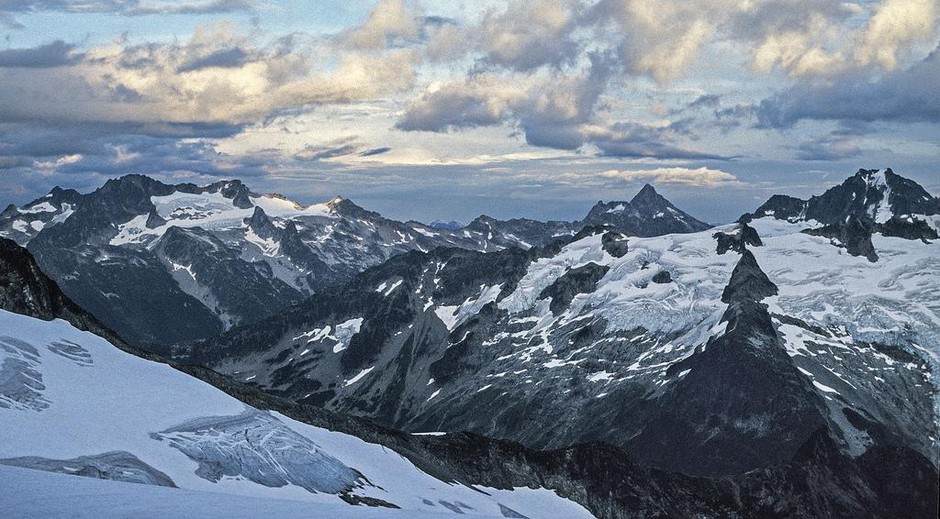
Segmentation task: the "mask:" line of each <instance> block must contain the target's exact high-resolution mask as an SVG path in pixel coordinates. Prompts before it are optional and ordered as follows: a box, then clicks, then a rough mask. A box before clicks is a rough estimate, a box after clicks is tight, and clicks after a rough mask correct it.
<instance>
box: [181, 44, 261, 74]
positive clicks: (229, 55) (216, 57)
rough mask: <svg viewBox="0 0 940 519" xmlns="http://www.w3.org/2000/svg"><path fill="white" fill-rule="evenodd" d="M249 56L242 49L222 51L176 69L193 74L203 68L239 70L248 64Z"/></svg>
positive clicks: (233, 48) (235, 48)
mask: <svg viewBox="0 0 940 519" xmlns="http://www.w3.org/2000/svg"><path fill="white" fill-rule="evenodd" d="M248 59H249V55H248V53H247V52H245V51H244V50H242V48H241V47H232V48H230V49H220V50H217V51H215V52H212V53H210V54H208V55H206V56H201V57H198V58H196V59H193V60H192V61H190V62H188V63H185V64H183V65H181V66H180V67H178V68H177V69H176V71H177V72H191V71H193V70H199V69H202V68H209V67H219V68H238V67H240V66H242V65H244V64H245V63H246V62H248Z"/></svg>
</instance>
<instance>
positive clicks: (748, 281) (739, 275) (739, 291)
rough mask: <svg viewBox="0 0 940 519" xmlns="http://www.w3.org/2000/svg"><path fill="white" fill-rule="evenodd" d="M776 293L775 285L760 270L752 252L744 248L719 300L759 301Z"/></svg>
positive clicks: (726, 301)
mask: <svg viewBox="0 0 940 519" xmlns="http://www.w3.org/2000/svg"><path fill="white" fill-rule="evenodd" d="M776 294H777V285H775V284H774V283H773V282H772V281H771V280H770V278H768V277H767V274H765V273H764V271H763V270H761V268H760V265H758V264H757V259H756V258H754V254H752V253H751V251H749V250H747V249H745V250H744V251H743V252H742V253H741V259H740V260H738V264H737V265H735V267H734V270H733V271H732V272H731V280H730V281H729V282H728V285H727V286H726V287H725V290H724V292H722V294H721V301H722V302H723V303H726V304H731V303H733V302H735V301H744V300H749V301H757V302H759V301H760V300H761V299H764V298H765V297H769V296H773V295H776Z"/></svg>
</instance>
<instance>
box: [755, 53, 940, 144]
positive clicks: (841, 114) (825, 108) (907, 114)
mask: <svg viewBox="0 0 940 519" xmlns="http://www.w3.org/2000/svg"><path fill="white" fill-rule="evenodd" d="M938 84H940V48H938V49H936V50H934V51H933V52H931V53H930V55H928V56H927V57H926V58H925V59H924V60H923V61H920V62H919V63H916V64H915V65H913V66H912V67H910V68H908V69H905V70H897V71H894V72H886V73H884V74H883V75H882V76H881V77H880V78H879V79H877V80H875V81H870V80H869V79H868V76H867V74H864V73H861V72H851V73H845V74H842V75H840V76H837V77H836V78H834V79H832V80H829V81H803V82H800V83H798V84H797V85H796V86H794V87H792V88H791V89H789V90H787V91H784V92H782V93H779V94H776V95H774V96H773V97H770V98H768V99H765V100H763V101H761V103H760V105H759V107H758V109H757V118H758V123H759V125H760V126H762V127H770V128H785V127H790V126H793V125H794V124H795V123H797V122H798V121H801V120H804V119H815V120H836V121H867V122H871V121H895V122H940V96H937V92H936V86H937V85H938Z"/></svg>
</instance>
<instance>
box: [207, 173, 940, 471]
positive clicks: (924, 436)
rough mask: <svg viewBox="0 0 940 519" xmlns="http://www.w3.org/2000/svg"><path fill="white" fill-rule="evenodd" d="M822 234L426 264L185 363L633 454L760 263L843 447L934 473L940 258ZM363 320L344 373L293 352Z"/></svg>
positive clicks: (326, 296)
mask: <svg viewBox="0 0 940 519" xmlns="http://www.w3.org/2000/svg"><path fill="white" fill-rule="evenodd" d="M888 178H890V175H889V176H888ZM892 192H894V193H896V192H897V189H895V190H894V191H892ZM898 203H902V202H900V201H899V202H898ZM819 225H820V224H819V223H812V222H807V221H805V220H795V221H793V222H790V221H787V220H786V219H782V220H781V219H777V218H774V217H770V216H767V217H760V218H756V219H752V220H750V223H742V224H732V225H726V226H720V227H718V228H716V229H712V230H708V231H703V232H699V233H689V234H670V235H666V236H660V237H649V238H642V237H627V238H623V237H620V238H617V239H616V240H615V239H614V237H608V234H609V233H610V231H606V232H605V231H597V232H596V233H595V234H591V233H590V232H589V233H586V234H585V235H584V236H582V237H579V238H578V239H576V240H574V241H571V242H570V243H569V244H567V245H565V246H561V247H554V248H552V247H550V248H547V249H545V250H541V251H535V252H533V251H529V252H521V251H502V252H497V253H491V254H485V255H484V254H476V253H471V252H466V251H464V252H457V251H434V252H431V253H428V254H424V255H419V254H412V255H409V256H407V257H401V258H397V259H394V260H392V261H390V262H388V263H386V264H384V265H382V266H380V267H377V268H374V269H371V270H368V271H366V272H364V273H363V274H362V275H361V276H359V277H357V278H356V279H355V280H354V281H353V282H352V283H350V284H347V285H343V286H341V287H336V288H335V289H333V290H332V291H327V292H325V293H323V294H321V296H322V297H319V296H316V295H315V296H314V297H313V298H312V299H311V300H309V301H308V302H306V303H304V304H303V305H301V306H299V307H297V308H296V309H295V310H294V311H292V312H291V313H290V314H289V315H284V316H279V317H278V318H273V319H271V320H268V321H266V322H263V323H260V324H259V325H258V326H257V327H248V328H245V329H242V330H240V331H239V333H237V334H230V335H223V336H222V337H219V338H217V339H213V340H210V341H206V342H204V343H200V344H197V345H194V346H193V347H192V349H191V350H189V354H191V355H193V356H194V357H195V358H196V359H198V360H199V361H200V362H207V363H210V364H212V365H213V366H214V367H215V368H216V369H219V370H221V371H224V372H229V373H239V374H242V373H246V374H250V375H252V376H257V378H256V379H254V380H253V381H252V382H255V383H257V384H258V385H259V387H262V388H267V389H272V390H276V391H277V392H278V393H279V394H283V395H288V396H290V397H292V398H294V399H296V400H298V401H301V402H309V403H316V404H322V405H325V406H326V407H328V408H331V409H334V410H338V411H342V412H349V413H353V414H360V415H364V416H368V417H371V418H374V419H377V420H379V421H381V422H383V423H385V424H388V425H392V426H395V427H400V428H404V429H406V430H409V431H415V432H420V431H442V430H443V431H446V430H471V431H474V432H478V433H481V434H486V435H491V436H495V437H499V438H507V439H512V440H515V441H520V442H522V443H524V444H526V445H528V446H532V447H537V448H551V447H562V446H565V445H570V444H573V443H576V442H579V441H594V440H604V441H608V442H611V443H614V444H618V445H629V442H630V440H631V438H633V437H634V436H635V435H636V434H638V433H639V432H641V431H642V430H643V429H644V428H645V427H646V426H647V423H648V420H649V419H651V418H650V416H651V415H650V414H649V413H650V409H651V408H654V407H655V406H657V405H659V404H657V402H661V401H662V400H660V399H661V398H663V397H664V395H666V394H667V393H668V392H669V391H670V388H671V387H672V386H674V385H676V384H677V383H678V382H679V381H682V380H687V379H690V377H693V378H694V377H697V376H699V375H701V374H699V373H696V372H695V369H694V368H690V367H689V366H691V365H692V364H689V359H690V358H691V357H693V356H695V355H696V354H697V352H699V350H701V349H703V348H704V349H706V350H707V344H709V341H711V340H712V339H714V338H715V337H718V336H722V335H724V334H726V333H728V332H729V322H728V321H727V320H723V319H722V317H723V316H724V315H725V313H726V311H727V307H728V304H727V302H726V301H723V297H722V296H723V293H724V292H725V288H726V286H727V285H728V284H729V281H730V280H731V277H732V272H733V270H734V268H735V266H736V265H737V263H738V261H739V259H740V257H741V254H742V252H743V251H749V252H748V254H753V257H754V258H756V262H757V264H759V265H760V269H761V271H762V272H763V273H764V274H765V275H766V276H767V277H768V278H769V280H770V281H771V282H772V283H773V284H774V285H775V286H776V287H777V292H776V294H775V295H769V296H767V297H762V299H761V301H760V304H761V305H766V307H767V311H766V313H767V316H768V317H767V321H768V322H769V325H768V326H770V327H771V328H772V330H773V334H775V335H776V336H779V341H777V340H773V341H770V342H768V344H772V347H773V348H775V349H778V350H779V353H780V354H781V355H784V357H781V356H780V355H777V356H775V357H773V359H774V362H778V363H782V364H784V365H792V366H794V368H793V369H792V370H790V373H791V374H794V376H797V377H803V378H804V379H805V380H804V382H805V388H806V389H807V392H806V393H805V395H815V396H813V397H812V399H816V401H817V403H818V404H819V405H820V406H825V409H821V408H820V409H817V411H818V413H817V414H818V416H824V417H825V420H826V422H827V423H830V425H831V426H832V427H833V428H835V429H838V432H837V433H835V434H836V435H837V436H839V437H840V441H841V442H842V446H843V447H844V448H845V449H846V450H847V451H853V452H861V451H864V450H865V449H867V448H868V447H869V446H870V445H872V442H873V441H874V440H872V439H871V438H872V437H874V436H878V433H876V432H873V431H871V430H868V429H866V426H865V424H866V423H868V424H871V423H875V424H881V426H884V427H887V428H888V429H890V430H891V431H892V434H895V435H897V437H898V438H903V440H900V441H901V442H902V443H904V444H905V445H909V446H911V447H912V448H914V449H916V450H918V451H919V452H921V453H923V454H924V455H926V456H928V457H930V458H931V459H934V460H935V461H936V457H937V456H936V452H937V446H938V435H937V434H936V430H937V427H938V425H937V424H938V421H937V416H938V415H940V406H938V402H940V400H938V399H937V395H938V394H940V393H938V392H937V391H936V390H935V388H936V387H937V386H938V385H940V384H938V382H940V381H938V379H937V378H936V376H935V375H934V374H935V373H937V370H938V369H940V362H938V359H940V345H938V343H937V337H940V306H938V301H940V297H938V295H940V277H938V276H937V274H936V273H937V272H940V242H937V241H932V240H927V241H926V242H925V241H923V240H921V239H907V238H904V237H900V236H886V235H884V234H880V233H875V234H873V235H872V236H871V240H872V243H873V244H874V247H875V249H876V250H877V251H878V256H879V258H878V260H877V261H874V262H872V261H870V260H869V259H868V258H866V257H864V256H855V255H852V254H851V253H849V252H848V251H847V250H845V249H844V248H840V247H833V246H832V243H831V241H830V239H829V238H827V237H825V236H815V235H811V234H807V233H804V232H802V231H804V230H805V229H807V228H808V227H813V226H819ZM615 241H616V242H617V243H620V244H622V245H623V246H622V247H616V248H611V247H610V246H609V245H610V244H611V243H613V242H615ZM611 251H614V252H616V254H615V255H614V254H612V253H611ZM392 283H397V284H398V285H397V286H398V287H399V288H397V289H396V290H394V291H392V292H390V293H388V294H386V292H385V291H384V290H379V288H381V287H383V286H384V287H385V288H386V289H387V287H388V286H390V285H391V284H392ZM340 299H342V303H341V304H335V303H332V302H335V301H338V300H340ZM477 302H483V303H485V304H477ZM351 318H362V319H363V322H362V325H361V332H360V333H359V334H357V337H354V338H353V340H352V341H351V342H350V346H349V347H348V348H347V349H345V350H343V351H341V352H340V353H339V354H338V355H337V354H334V353H333V352H332V349H331V348H332V342H331V341H326V340H325V341H323V342H321V343H317V342H313V343H307V342H301V341H299V340H293V338H294V337H296V336H298V335H300V334H303V333H305V332H308V331H310V330H315V329H319V328H323V327H325V326H330V325H333V324H334V323H337V322H343V321H344V320H346V319H351ZM259 345H261V346H260V347H259ZM306 350H309V351H308V352H307V353H306V354H305V355H303V357H300V356H299V354H300V353H301V352H303V351H306ZM781 359H783V360H781ZM761 362H763V361H761ZM768 366H769V365H768ZM765 367H766V366H765ZM766 368H767V369H771V368H770V367H766ZM796 368H799V369H796ZM365 370H368V371H367V374H366V375H363V376H362V377H361V378H359V379H357V382H356V383H355V384H345V381H347V380H349V379H350V378H353V377H356V376H358V375H359V374H360V373H362V372H363V371H365ZM758 371H759V370H758ZM756 379H757V380H760V379H761V377H756ZM801 387H802V386H801ZM810 398H811V397H810V396H806V399H810ZM814 405H815V404H814ZM805 408H806V409H810V408H812V409H816V408H815V407H805ZM813 412H814V413H815V412H816V411H813ZM853 413H854V414H853ZM848 416H851V418H848ZM858 417H864V418H863V419H859V418H858ZM755 420H756V421H754V422H753V423H751V422H747V420H744V421H742V424H743V425H742V426H747V424H748V423H750V424H751V425H753V426H754V427H755V430H758V429H760V426H761V423H760V421H759V420H758V419H757V418H755ZM813 423H815V422H813ZM869 428H870V427H869ZM835 429H834V430H835ZM866 438H868V439H866Z"/></svg>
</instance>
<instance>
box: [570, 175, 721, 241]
mask: <svg viewBox="0 0 940 519" xmlns="http://www.w3.org/2000/svg"><path fill="white" fill-rule="evenodd" d="M581 224H582V225H583V226H611V227H615V228H617V229H618V230H619V231H621V232H624V233H627V234H632V235H635V236H642V237H646V236H660V235H663V234H672V233H690V232H700V231H704V230H706V229H710V228H711V226H710V225H708V224H707V223H705V222H702V221H700V220H697V219H695V218H694V217H692V216H691V215H689V214H688V213H686V212H684V211H682V210H680V209H679V208H677V207H676V206H674V205H673V204H672V202H670V201H669V200H666V199H665V198H664V197H663V196H662V195H660V194H659V193H657V192H656V189H655V188H653V186H651V185H649V184H646V185H644V186H643V189H640V192H639V193H637V194H636V196H634V197H633V200H631V201H629V202H606V203H604V202H598V203H597V204H596V205H595V206H594V207H593V208H592V209H591V211H590V212H589V213H588V215H587V216H586V217H585V218H584V220H582V221H581Z"/></svg>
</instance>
